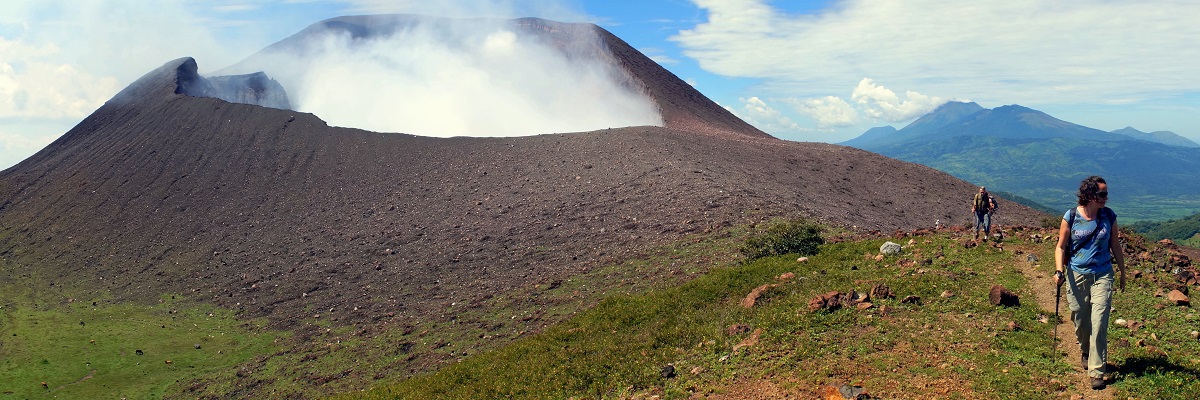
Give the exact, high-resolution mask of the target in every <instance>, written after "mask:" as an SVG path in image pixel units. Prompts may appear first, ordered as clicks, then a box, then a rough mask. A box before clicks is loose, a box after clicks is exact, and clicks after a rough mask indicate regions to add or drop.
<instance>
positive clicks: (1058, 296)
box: [1054, 272, 1063, 346]
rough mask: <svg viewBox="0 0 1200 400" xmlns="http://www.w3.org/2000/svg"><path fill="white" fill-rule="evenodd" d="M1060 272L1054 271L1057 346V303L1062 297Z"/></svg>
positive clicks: (1056, 344)
mask: <svg viewBox="0 0 1200 400" xmlns="http://www.w3.org/2000/svg"><path fill="white" fill-rule="evenodd" d="M1062 284H1063V279H1062V272H1055V273H1054V345H1055V346H1058V304H1059V301H1060V300H1061V299H1062Z"/></svg>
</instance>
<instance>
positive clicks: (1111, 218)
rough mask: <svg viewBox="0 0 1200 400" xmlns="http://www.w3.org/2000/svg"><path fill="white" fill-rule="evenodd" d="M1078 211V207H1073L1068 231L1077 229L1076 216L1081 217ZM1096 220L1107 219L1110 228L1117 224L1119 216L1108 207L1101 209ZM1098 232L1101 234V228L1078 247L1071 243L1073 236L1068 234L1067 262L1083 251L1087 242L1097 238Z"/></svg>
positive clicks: (1068, 221) (1069, 217) (1097, 228)
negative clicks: (1080, 250)
mask: <svg viewBox="0 0 1200 400" xmlns="http://www.w3.org/2000/svg"><path fill="white" fill-rule="evenodd" d="M1077 209H1078V207H1071V211H1070V213H1069V214H1068V217H1067V230H1071V229H1074V228H1075V216H1076V215H1079V212H1078V211H1076V210H1077ZM1096 218H1104V219H1107V220H1108V226H1112V225H1113V224H1114V223H1116V222H1117V215H1116V214H1114V213H1113V211H1112V210H1111V209H1109V208H1108V207H1104V208H1101V209H1100V211H1099V212H1098V213H1097V215H1096ZM1098 232H1100V227H1099V226H1097V227H1096V230H1094V231H1092V234H1091V235H1088V237H1086V238H1083V240H1082V241H1080V242H1079V243H1078V246H1076V243H1071V237H1072V235H1071V234H1070V233H1068V234H1067V260H1070V259H1071V257H1074V256H1075V252H1077V251H1079V249H1082V248H1083V246H1084V245H1086V244H1087V242H1090V241H1092V239H1093V238H1095V237H1096V233H1098ZM1110 234H1114V235H1115V234H1116V232H1112V233H1110Z"/></svg>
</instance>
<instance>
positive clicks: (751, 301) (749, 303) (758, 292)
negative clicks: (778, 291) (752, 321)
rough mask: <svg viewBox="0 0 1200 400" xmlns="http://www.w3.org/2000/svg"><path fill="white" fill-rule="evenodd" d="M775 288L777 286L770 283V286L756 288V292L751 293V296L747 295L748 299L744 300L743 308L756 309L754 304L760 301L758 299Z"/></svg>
mask: <svg viewBox="0 0 1200 400" xmlns="http://www.w3.org/2000/svg"><path fill="white" fill-rule="evenodd" d="M773 287H775V284H771V283H769V284H766V285H762V286H759V287H756V288H754V290H751V291H750V294H748V295H746V298H744V299H742V307H744V308H750V307H754V303H755V302H757V301H758V298H759V297H760V296H762V294H763V292H765V291H767V289H770V288H773Z"/></svg>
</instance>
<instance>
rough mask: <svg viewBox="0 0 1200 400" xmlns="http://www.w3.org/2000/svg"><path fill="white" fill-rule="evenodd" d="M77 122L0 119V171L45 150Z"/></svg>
mask: <svg viewBox="0 0 1200 400" xmlns="http://www.w3.org/2000/svg"><path fill="white" fill-rule="evenodd" d="M77 122H78V120H73V119H39V120H28V119H24V118H0V170H3V169H5V168H8V167H11V166H13V165H15V164H16V163H18V162H21V160H24V159H25V158H28V157H29V156H30V155H32V154H33V153H36V152H37V151H38V150H41V149H43V148H45V147H46V145H49V144H50V142H53V141H54V139H57V138H58V137H59V136H62V134H63V133H65V132H66V131H67V130H69V129H71V127H72V126H74V125H75V124H76V123H77Z"/></svg>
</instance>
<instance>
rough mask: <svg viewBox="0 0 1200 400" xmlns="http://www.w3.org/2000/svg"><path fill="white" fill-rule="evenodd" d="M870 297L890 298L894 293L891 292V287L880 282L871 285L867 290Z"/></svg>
mask: <svg viewBox="0 0 1200 400" xmlns="http://www.w3.org/2000/svg"><path fill="white" fill-rule="evenodd" d="M867 294H869V295H870V296H871V298H872V299H892V298H895V297H896V295H895V294H894V293H892V289H891V288H889V287H887V285H884V284H882V283H880V284H876V285H875V286H871V291H870V292H867Z"/></svg>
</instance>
